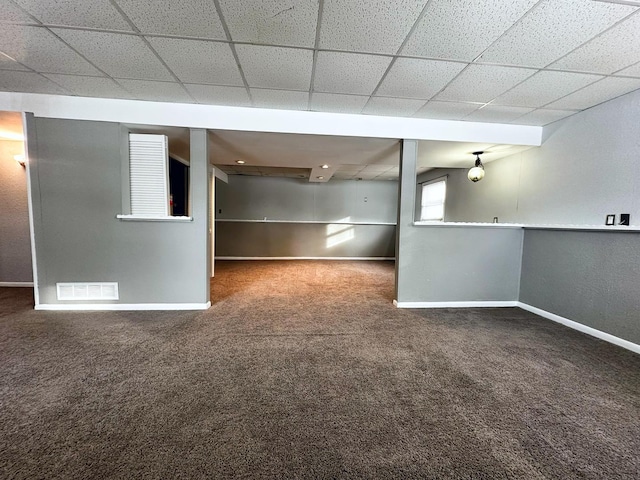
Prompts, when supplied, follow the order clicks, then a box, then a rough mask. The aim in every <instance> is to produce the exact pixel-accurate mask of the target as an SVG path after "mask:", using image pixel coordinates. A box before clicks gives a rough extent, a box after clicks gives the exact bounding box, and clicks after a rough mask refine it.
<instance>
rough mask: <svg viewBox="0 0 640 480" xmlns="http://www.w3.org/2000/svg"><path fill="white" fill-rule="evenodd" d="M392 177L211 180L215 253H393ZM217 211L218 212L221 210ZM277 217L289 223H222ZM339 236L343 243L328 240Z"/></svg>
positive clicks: (394, 207)
mask: <svg viewBox="0 0 640 480" xmlns="http://www.w3.org/2000/svg"><path fill="white" fill-rule="evenodd" d="M397 188H398V184H397V182H390V181H347V180H332V181H330V182H327V183H310V182H309V181H308V180H301V179H293V178H282V177H257V176H239V175H229V183H228V184H226V183H224V182H220V181H218V182H217V183H216V210H217V212H216V217H217V219H218V221H217V222H216V256H218V257H227V256H231V257H393V256H395V238H394V237H395V227H394V226H393V225H351V226H350V225H336V224H333V225H331V224H330V223H319V224H311V223H295V222H309V221H317V222H337V221H340V222H369V223H395V221H396V214H397ZM220 210H222V213H220ZM265 217H266V218H267V219H268V220H272V221H273V220H279V221H285V222H291V223H280V222H278V223H271V222H267V223H262V222H261V223H256V222H227V221H223V220H224V219H234V220H263V219H264V218H265ZM336 237H338V238H339V239H343V240H344V241H343V242H340V243H336V244H335V245H332V243H333V242H332V239H334V238H336Z"/></svg>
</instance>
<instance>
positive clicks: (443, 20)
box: [402, 0, 538, 61]
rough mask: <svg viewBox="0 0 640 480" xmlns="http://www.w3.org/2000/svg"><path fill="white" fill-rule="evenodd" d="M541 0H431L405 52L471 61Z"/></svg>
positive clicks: (403, 51)
mask: <svg viewBox="0 0 640 480" xmlns="http://www.w3.org/2000/svg"><path fill="white" fill-rule="evenodd" d="M537 1H538V0H512V1H509V2H478V1H477V0H464V1H461V0H457V1H454V2H452V1H451V0H432V2H431V3H430V4H429V6H428V7H427V12H426V14H425V16H424V17H422V20H421V21H420V23H419V24H418V26H417V27H416V30H415V31H414V32H413V33H412V35H411V37H410V39H409V41H408V42H407V44H406V45H405V46H404V48H403V50H402V53H403V54H405V55H414V56H423V57H432V58H450V59H458V60H466V61H472V60H473V59H475V58H476V57H477V56H478V55H480V54H481V53H482V52H483V51H484V50H485V49H486V48H487V47H488V46H489V45H491V44H492V43H493V42H494V41H495V40H497V39H498V37H500V35H502V34H503V33H504V32H505V31H506V30H507V29H508V28H509V27H511V25H513V23H514V22H515V21H516V20H518V19H519V18H520V17H522V15H524V14H525V13H526V12H527V10H529V9H530V8H531V7H532V6H533V5H534V4H535V3H536V2H537Z"/></svg>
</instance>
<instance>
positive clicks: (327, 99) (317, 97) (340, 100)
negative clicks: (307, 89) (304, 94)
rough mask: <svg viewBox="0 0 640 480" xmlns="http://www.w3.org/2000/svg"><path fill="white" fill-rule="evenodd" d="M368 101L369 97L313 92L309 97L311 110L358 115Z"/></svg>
mask: <svg viewBox="0 0 640 480" xmlns="http://www.w3.org/2000/svg"><path fill="white" fill-rule="evenodd" d="M368 100H369V97H368V96H366V95H340V94H337V93H320V92H314V94H313V96H312V97H311V110H317V111H319V112H333V113H360V112H361V111H362V109H363V108H364V106H365V105H366V104H367V101H368Z"/></svg>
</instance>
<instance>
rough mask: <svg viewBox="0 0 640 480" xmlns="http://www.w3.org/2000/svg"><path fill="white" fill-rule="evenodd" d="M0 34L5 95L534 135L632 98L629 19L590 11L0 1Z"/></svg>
mask: <svg viewBox="0 0 640 480" xmlns="http://www.w3.org/2000/svg"><path fill="white" fill-rule="evenodd" d="M154 5H155V6H154ZM0 23H2V24H4V25H3V28H2V29H0V30H3V31H2V32H0V90H4V91H15V92H30V93H48V94H54V95H55V94H62V95H79V96H94V97H105V98H124V99H138V100H160V101H170V102H179V103H204V104H214V105H230V106H253V107H268V108H281V109H295V110H313V111H327V112H340V113H355V114H370V115H391V116H400V117H411V116H414V117H417V118H434V119H451V120H468V121H481V122H498V123H515V124H517V123H519V122H520V121H522V122H523V124H533V125H544V124H547V123H550V122H553V121H556V120H558V119H560V118H563V117H566V116H569V115H572V114H574V113H575V112H577V111H580V110H583V109H585V108H589V107H591V106H593V105H595V104H597V103H600V102H603V101H607V100H609V99H611V98H615V97H616V96H619V95H623V94H625V93H628V92H630V91H633V90H635V89H638V88H640V47H638V45H640V33H638V32H639V31H640V29H639V28H638V27H639V26H640V11H639V9H638V7H637V6H636V5H627V4H618V3H610V2H598V1H592V0H553V1H552V0H514V1H510V2H506V1H505V2H495V1H489V0H486V1H480V2H479V1H477V0H460V1H458V2H450V1H447V0H400V1H398V0H395V1H394V0H378V1H377V2H375V4H371V3H369V2H364V1H359V2H349V3H348V4H345V3H343V2H338V1H337V0H233V1H232V0H184V1H182V2H179V5H177V4H172V3H163V4H162V6H160V7H158V6H157V4H151V3H150V2H147V1H143V0H84V1H81V0H64V1H53V0H38V1H36V0H5V1H4V2H2V4H1V5H0ZM134 39H135V40H134Z"/></svg>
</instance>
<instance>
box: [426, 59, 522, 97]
mask: <svg viewBox="0 0 640 480" xmlns="http://www.w3.org/2000/svg"><path fill="white" fill-rule="evenodd" d="M534 73H535V70H528V69H524V68H513V67H498V66H493V65H469V66H468V67H467V68H466V69H465V70H464V71H463V72H462V73H461V74H460V75H459V76H458V77H457V78H456V79H455V80H453V81H452V82H451V83H450V84H449V85H448V86H447V87H446V88H445V89H444V90H443V91H442V92H441V93H439V94H438V95H437V96H436V97H435V99H436V100H451V101H457V102H483V103H486V102H490V101H491V100H493V99H494V98H496V97H497V96H499V95H501V94H502V93H504V92H506V91H507V90H509V89H510V88H513V87H514V86H516V85H517V84H518V83H520V82H522V81H523V80H524V79H526V78H527V77H530V76H531V75H533V74H534Z"/></svg>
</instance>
